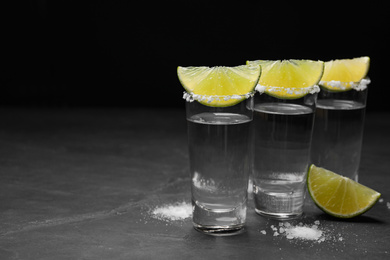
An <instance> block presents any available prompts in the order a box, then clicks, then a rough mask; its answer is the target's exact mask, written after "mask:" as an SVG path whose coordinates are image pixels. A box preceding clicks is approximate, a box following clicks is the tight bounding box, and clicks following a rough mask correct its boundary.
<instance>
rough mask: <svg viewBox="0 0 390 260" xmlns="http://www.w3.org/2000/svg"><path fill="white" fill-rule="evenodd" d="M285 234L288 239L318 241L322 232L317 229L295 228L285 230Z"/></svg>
mask: <svg viewBox="0 0 390 260" xmlns="http://www.w3.org/2000/svg"><path fill="white" fill-rule="evenodd" d="M286 234H287V238H288V239H293V238H298V239H305V240H318V239H320V237H321V235H322V231H321V230H318V229H317V228H310V227H299V226H297V227H291V228H288V229H286Z"/></svg>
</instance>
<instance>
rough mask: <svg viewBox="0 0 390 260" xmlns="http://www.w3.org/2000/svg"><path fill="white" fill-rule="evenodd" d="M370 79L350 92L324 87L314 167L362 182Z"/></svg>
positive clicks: (319, 104) (316, 125)
mask: <svg viewBox="0 0 390 260" xmlns="http://www.w3.org/2000/svg"><path fill="white" fill-rule="evenodd" d="M369 83H370V81H369V80H368V79H363V80H362V81H361V82H357V83H354V84H353V85H354V86H356V87H355V88H353V89H351V90H348V91H340V92H332V91H329V90H327V89H326V88H323V87H321V91H320V93H319V94H318V101H317V108H316V113H315V123H314V131H313V143H312V153H311V160H312V162H313V164H315V165H317V166H320V167H323V168H326V169H328V170H331V171H333V172H336V173H338V174H341V175H344V176H345V177H348V178H351V179H352V180H355V181H358V176H359V173H358V172H359V165H360V154H361V149H362V140H363V128H364V118H365V110H366V102H367V91H368V88H367V85H368V84H369Z"/></svg>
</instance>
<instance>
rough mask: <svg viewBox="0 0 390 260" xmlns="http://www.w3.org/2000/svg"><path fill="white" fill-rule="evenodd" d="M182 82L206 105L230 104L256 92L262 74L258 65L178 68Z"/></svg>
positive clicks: (221, 105)
mask: <svg viewBox="0 0 390 260" xmlns="http://www.w3.org/2000/svg"><path fill="white" fill-rule="evenodd" d="M177 75H178V78H179V80H180V83H181V84H182V86H183V87H184V89H185V90H186V92H187V93H188V94H189V95H190V96H191V98H192V99H195V100H197V101H198V102H200V103H201V104H203V105H206V106H212V107H227V106H233V105H235V104H237V103H240V102H241V101H242V100H244V99H245V98H247V97H248V95H249V94H250V93H252V92H254V90H255V87H256V85H257V83H258V81H259V77H260V75H261V68H260V66H258V65H241V66H236V67H223V66H218V67H180V66H179V67H178V68H177Z"/></svg>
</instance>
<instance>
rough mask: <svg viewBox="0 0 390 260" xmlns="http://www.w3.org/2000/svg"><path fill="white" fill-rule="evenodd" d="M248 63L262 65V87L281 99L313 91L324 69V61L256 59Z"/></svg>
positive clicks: (292, 97) (269, 93)
mask: <svg viewBox="0 0 390 260" xmlns="http://www.w3.org/2000/svg"><path fill="white" fill-rule="evenodd" d="M247 64H250V65H260V66H261V69H262V75H261V77H260V81H259V85H260V88H262V90H263V91H264V92H265V93H267V94H268V95H270V96H273V97H276V98H281V99H297V98H301V97H303V96H305V95H306V94H308V93H310V92H312V91H313V90H314V89H315V88H316V85H317V84H318V82H319V81H320V79H321V76H322V73H323V71H324V63H323V62H322V61H311V60H282V61H278V60H277V61H272V60H256V61H247ZM317 88H318V87H317Z"/></svg>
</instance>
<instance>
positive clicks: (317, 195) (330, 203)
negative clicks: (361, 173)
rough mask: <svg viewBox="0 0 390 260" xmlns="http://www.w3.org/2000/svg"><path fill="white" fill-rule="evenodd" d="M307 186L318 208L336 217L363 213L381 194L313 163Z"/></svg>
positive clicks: (350, 216)
mask: <svg viewBox="0 0 390 260" xmlns="http://www.w3.org/2000/svg"><path fill="white" fill-rule="evenodd" d="M307 188H308V190H309V194H310V196H311V198H312V199H313V201H314V203H315V204H316V205H317V206H318V207H319V208H320V209H322V210H323V211H324V212H325V213H328V214H330V215H332V216H335V217H338V218H352V217H355V216H358V215H361V214H363V213H364V212H366V211H367V210H369V209H370V208H371V207H372V206H374V204H375V203H376V202H377V201H378V199H379V197H380V196H381V194H380V193H378V192H376V191H375V190H373V189H370V188H368V187H366V186H364V185H362V184H360V183H357V182H355V181H353V180H351V179H349V178H347V177H343V176H341V175H338V174H336V173H334V172H331V171H329V170H326V169H323V168H320V167H316V166H315V165H311V166H310V169H309V173H308V175H307Z"/></svg>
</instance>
